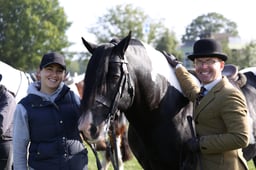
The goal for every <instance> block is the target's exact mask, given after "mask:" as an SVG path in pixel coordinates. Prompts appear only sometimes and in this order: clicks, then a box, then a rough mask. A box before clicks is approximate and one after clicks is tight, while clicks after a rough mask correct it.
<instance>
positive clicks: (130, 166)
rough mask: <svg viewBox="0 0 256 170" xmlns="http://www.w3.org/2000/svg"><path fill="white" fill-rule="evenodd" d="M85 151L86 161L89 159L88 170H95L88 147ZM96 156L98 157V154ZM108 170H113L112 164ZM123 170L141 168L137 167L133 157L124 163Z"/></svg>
mask: <svg viewBox="0 0 256 170" xmlns="http://www.w3.org/2000/svg"><path fill="white" fill-rule="evenodd" d="M86 146H87V145H86ZM87 149H88V159H89V163H88V170H97V165H96V160H95V156H94V154H93V152H92V150H91V148H90V147H89V146H87ZM98 155H99V156H100V154H98ZM109 170H114V169H113V167H112V164H111V165H110V168H109ZM124 170H142V167H141V166H140V165H139V163H138V162H137V160H136V159H135V157H133V158H132V159H131V160H129V161H127V162H125V164H124Z"/></svg>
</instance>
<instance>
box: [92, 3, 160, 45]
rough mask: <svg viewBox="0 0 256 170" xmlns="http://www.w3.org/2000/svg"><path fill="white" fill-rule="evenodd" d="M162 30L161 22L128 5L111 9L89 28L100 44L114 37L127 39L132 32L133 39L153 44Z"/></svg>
mask: <svg viewBox="0 0 256 170" xmlns="http://www.w3.org/2000/svg"><path fill="white" fill-rule="evenodd" d="M161 29H163V25H162V24H161V22H160V21H154V20H153V19H151V18H150V17H149V16H147V15H146V14H145V13H144V12H143V11H142V10H141V9H140V8H136V7H133V6H132V5H131V4H127V5H117V6H116V7H114V8H111V9H109V10H108V12H107V13H106V14H105V15H103V16H102V17H99V18H98V20H97V23H96V24H95V25H94V26H92V27H91V28H89V32H91V33H92V34H94V35H95V36H96V38H97V41H98V42H107V41H109V40H110V39H112V38H113V37H117V36H118V37H121V38H122V37H125V36H127V34H128V32H129V31H130V30H131V31H132V36H133V37H135V38H137V39H140V40H143V41H144V42H147V43H151V42H152V41H153V40H154V39H155V37H156V35H157V33H158V32H159V31H160V30H161ZM118 37H117V38H118Z"/></svg>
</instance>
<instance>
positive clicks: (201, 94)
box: [196, 86, 206, 105]
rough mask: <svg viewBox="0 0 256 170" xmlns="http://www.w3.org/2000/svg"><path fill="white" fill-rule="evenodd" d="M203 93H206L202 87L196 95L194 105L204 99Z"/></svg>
mask: <svg viewBox="0 0 256 170" xmlns="http://www.w3.org/2000/svg"><path fill="white" fill-rule="evenodd" d="M205 92H206V88H205V87H204V86H202V87H201V89H200V92H199V93H198V95H197V98H196V105H198V104H199V102H200V100H201V99H202V98H203V97H204V95H205Z"/></svg>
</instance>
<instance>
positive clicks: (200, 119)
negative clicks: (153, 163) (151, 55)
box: [167, 39, 249, 170]
mask: <svg viewBox="0 0 256 170" xmlns="http://www.w3.org/2000/svg"><path fill="white" fill-rule="evenodd" d="M188 58H189V59H190V60H192V61H193V62H194V66H195V73H196V76H197V77H198V79H199V80H200V82H201V85H202V86H203V87H204V89H205V90H204V91H203V92H201V93H200V95H201V96H200V97H199V96H198V93H199V91H200V87H198V85H197V84H196V83H195V82H194V81H193V79H192V77H191V75H190V73H189V72H188V71H187V70H186V69H185V67H183V66H182V65H181V64H180V63H179V62H178V61H177V60H176V59H175V58H174V57H173V56H168V57H167V60H168V62H169V63H170V64H171V65H172V66H173V67H175V68H176V75H177V78H178V80H179V82H180V85H181V87H182V89H183V92H184V95H185V96H186V97H188V98H189V99H190V100H191V101H193V102H194V105H195V107H194V112H193V119H194V122H195V131H196V133H197V137H196V138H192V139H190V140H188V141H187V143H186V146H187V148H188V149H189V150H190V151H191V152H194V153H197V154H199V156H200V157H199V159H200V161H199V162H200V163H198V164H197V169H198V170H200V169H203V170H216V169H217V170H247V169H248V167H247V163H246V160H245V159H244V157H243V154H242V150H241V148H244V147H246V146H247V145H248V143H249V128H248V123H247V116H246V115H247V109H246V101H245V98H244V96H243V94H242V93H241V92H240V91H239V90H238V89H237V88H235V87H234V86H232V84H231V83H230V82H229V81H228V79H227V78H226V77H225V76H222V74H221V73H222V70H223V68H224V65H225V61H226V60H227V58H228V57H227V55H226V54H224V53H222V50H221V46H220V44H219V43H218V42H217V41H215V40H213V39H201V40H198V41H197V42H195V44H194V47H193V54H192V55H189V56H188ZM200 99H201V100H200Z"/></svg>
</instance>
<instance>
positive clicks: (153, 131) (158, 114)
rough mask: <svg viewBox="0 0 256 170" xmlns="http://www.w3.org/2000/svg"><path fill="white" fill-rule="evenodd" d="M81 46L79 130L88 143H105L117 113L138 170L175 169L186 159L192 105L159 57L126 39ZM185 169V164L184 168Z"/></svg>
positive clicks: (172, 71) (171, 70) (164, 61)
mask: <svg viewBox="0 0 256 170" xmlns="http://www.w3.org/2000/svg"><path fill="white" fill-rule="evenodd" d="M82 40H83V43H84V45H85V47H86V48H87V49H88V51H89V52H90V53H92V56H91V58H90V61H89V63H88V66H87V70H86V74H85V75H86V76H85V80H84V82H85V83H86V86H85V88H84V92H83V98H82V100H81V110H82V111H83V114H82V115H81V117H80V119H79V129H80V131H81V132H82V133H83V134H84V136H86V138H87V139H88V140H89V141H91V142H97V141H99V140H101V139H103V138H104V135H105V133H106V131H107V130H108V127H109V124H110V123H111V119H113V117H115V116H116V113H117V112H118V111H121V112H124V114H125V116H126V118H127V119H128V121H129V129H128V141H129V145H130V148H131V150H132V152H133V154H134V156H135V157H136V159H137V160H138V162H139V163H140V165H141V166H142V167H143V169H146V170H147V169H157V170H161V169H174V170H175V169H179V168H180V167H182V166H185V165H183V163H184V162H188V161H186V160H192V159H188V157H190V156H191V154H189V153H188V154H187V153H186V150H185V149H184V147H183V143H184V142H185V141H186V140H187V139H189V138H191V131H190V128H189V126H188V121H187V116H188V115H191V114H192V109H193V107H192V103H191V102H189V101H188V99H187V98H185V97H184V96H183V94H182V91H181V88H180V86H179V83H178V81H177V79H176V76H175V73H174V70H173V69H172V68H171V67H170V66H169V64H168V62H167V60H166V59H165V57H164V56H163V55H162V53H161V52H159V51H157V50H155V49H153V48H152V47H151V46H149V45H146V44H144V43H143V42H141V41H139V40H136V39H131V34H129V35H128V36H127V37H125V38H124V39H122V40H121V41H120V42H116V43H106V44H102V45H99V46H97V45H94V44H91V43H89V42H87V41H85V40H84V39H82ZM187 165H188V164H187Z"/></svg>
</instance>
